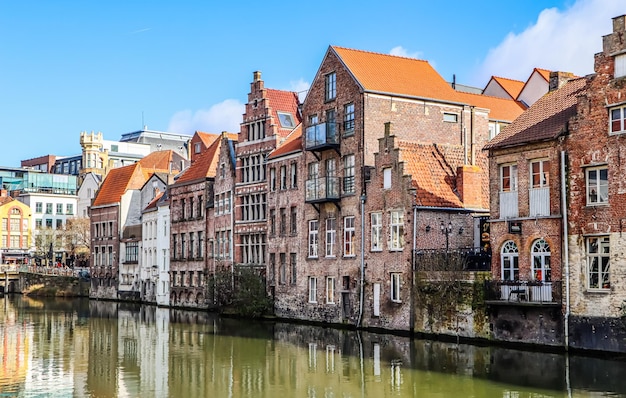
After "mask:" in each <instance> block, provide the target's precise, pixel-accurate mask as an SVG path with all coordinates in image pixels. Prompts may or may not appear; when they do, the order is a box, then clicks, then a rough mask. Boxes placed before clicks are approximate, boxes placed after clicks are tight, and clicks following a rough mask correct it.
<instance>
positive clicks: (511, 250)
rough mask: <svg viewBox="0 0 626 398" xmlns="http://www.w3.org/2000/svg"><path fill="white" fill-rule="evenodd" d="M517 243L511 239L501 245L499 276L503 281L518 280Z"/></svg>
mask: <svg viewBox="0 0 626 398" xmlns="http://www.w3.org/2000/svg"><path fill="white" fill-rule="evenodd" d="M517 256H518V250H517V245H516V244H515V242H513V241H512V240H509V241H506V242H505V243H504V245H503V246H502V252H501V257H500V261H501V267H502V269H501V274H500V276H501V278H502V280H504V281H516V280H519V265H518V258H517Z"/></svg>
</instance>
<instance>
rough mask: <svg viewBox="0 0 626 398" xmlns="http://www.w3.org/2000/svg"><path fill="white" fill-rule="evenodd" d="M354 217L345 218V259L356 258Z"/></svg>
mask: <svg viewBox="0 0 626 398" xmlns="http://www.w3.org/2000/svg"><path fill="white" fill-rule="evenodd" d="M354 238H355V230H354V216H349V217H344V219H343V255H344V256H345V257H353V256H354V249H355V248H354Z"/></svg>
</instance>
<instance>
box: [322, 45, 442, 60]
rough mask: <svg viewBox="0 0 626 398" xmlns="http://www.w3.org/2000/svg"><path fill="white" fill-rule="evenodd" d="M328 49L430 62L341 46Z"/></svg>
mask: <svg viewBox="0 0 626 398" xmlns="http://www.w3.org/2000/svg"><path fill="white" fill-rule="evenodd" d="M330 47H331V48H333V49H336V48H339V49H342V50H348V51H356V52H360V53H366V54H373V55H383V56H385V57H393V58H402V59H408V60H411V61H420V62H426V63H430V62H428V60H426V59H421V58H411V57H405V56H402V55H393V54H385V53H380V52H376V51H368V50H360V49H356V48H348V47H342V46H333V45H331V46H330Z"/></svg>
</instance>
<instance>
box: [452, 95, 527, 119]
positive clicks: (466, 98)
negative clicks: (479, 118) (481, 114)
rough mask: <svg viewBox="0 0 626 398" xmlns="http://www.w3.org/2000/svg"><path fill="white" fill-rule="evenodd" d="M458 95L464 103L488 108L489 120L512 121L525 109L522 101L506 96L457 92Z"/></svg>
mask: <svg viewBox="0 0 626 398" xmlns="http://www.w3.org/2000/svg"><path fill="white" fill-rule="evenodd" d="M458 95H459V98H460V99H461V100H462V101H463V102H465V103H468V104H472V105H474V106H477V107H479V108H485V109H489V119H490V120H499V121H506V122H512V121H513V120H515V118H517V117H518V116H519V115H521V114H522V112H524V109H526V107H525V106H524V105H523V104H522V103H520V102H518V101H513V100H510V99H506V98H500V97H492V96H489V95H483V94H471V93H464V92H459V93H458Z"/></svg>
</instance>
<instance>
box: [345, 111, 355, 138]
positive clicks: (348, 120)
mask: <svg viewBox="0 0 626 398" xmlns="http://www.w3.org/2000/svg"><path fill="white" fill-rule="evenodd" d="M343 133H344V135H348V134H351V133H354V104H347V105H345V106H344V107H343Z"/></svg>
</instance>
